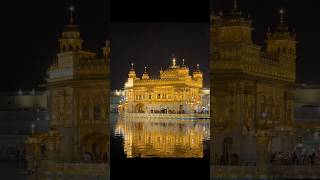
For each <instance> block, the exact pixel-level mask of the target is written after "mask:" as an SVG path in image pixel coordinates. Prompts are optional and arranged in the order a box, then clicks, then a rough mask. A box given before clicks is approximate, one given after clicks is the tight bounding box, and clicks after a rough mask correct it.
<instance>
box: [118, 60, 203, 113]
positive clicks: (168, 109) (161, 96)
mask: <svg viewBox="0 0 320 180" xmlns="http://www.w3.org/2000/svg"><path fill="white" fill-rule="evenodd" d="M128 76H129V77H128V80H127V82H126V83H125V87H124V88H125V102H122V105H121V106H120V110H121V111H122V112H128V113H137V112H138V113H169V114H184V113H195V112H200V111H202V103H201V89H202V86H203V74H202V72H201V71H200V69H199V65H197V69H196V70H195V71H194V72H193V73H192V75H190V74H189V68H188V67H187V66H186V65H184V61H183V63H182V65H177V64H176V59H175V58H173V60H172V65H171V66H170V67H169V68H167V69H165V70H160V77H159V78H152V77H149V74H148V72H147V69H146V68H145V71H144V73H143V75H142V77H141V78H139V77H137V76H136V73H135V70H134V68H133V64H132V68H131V70H130V71H129V74H128Z"/></svg>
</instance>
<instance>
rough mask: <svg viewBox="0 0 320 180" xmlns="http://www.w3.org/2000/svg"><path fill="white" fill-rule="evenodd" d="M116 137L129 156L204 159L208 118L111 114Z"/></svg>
mask: <svg viewBox="0 0 320 180" xmlns="http://www.w3.org/2000/svg"><path fill="white" fill-rule="evenodd" d="M111 120H112V121H113V122H114V125H113V128H114V129H113V133H114V134H113V136H114V138H122V140H123V141H122V142H123V143H122V148H121V149H122V150H123V151H124V154H125V156H126V157H127V158H132V157H163V158H202V157H204V156H205V154H209V153H208V152H209V149H208V148H209V146H208V145H207V144H209V143H208V142H209V139H210V134H209V133H210V126H209V120H200V119H198V120H181V119H134V118H124V117H120V116H117V115H115V116H111Z"/></svg>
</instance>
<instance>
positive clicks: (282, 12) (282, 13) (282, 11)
mask: <svg viewBox="0 0 320 180" xmlns="http://www.w3.org/2000/svg"><path fill="white" fill-rule="evenodd" d="M279 14H280V26H283V25H284V18H283V16H284V9H280V10H279Z"/></svg>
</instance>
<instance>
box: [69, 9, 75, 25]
mask: <svg viewBox="0 0 320 180" xmlns="http://www.w3.org/2000/svg"><path fill="white" fill-rule="evenodd" d="M69 11H70V24H73V12H74V6H70V7H69Z"/></svg>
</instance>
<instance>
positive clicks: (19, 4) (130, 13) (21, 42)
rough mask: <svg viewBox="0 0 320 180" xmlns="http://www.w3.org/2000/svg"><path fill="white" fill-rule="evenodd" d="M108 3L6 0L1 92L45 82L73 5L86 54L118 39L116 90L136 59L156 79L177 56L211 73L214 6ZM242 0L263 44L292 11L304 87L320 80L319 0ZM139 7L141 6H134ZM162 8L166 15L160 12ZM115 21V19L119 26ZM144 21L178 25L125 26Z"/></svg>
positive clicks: (223, 2) (218, 0) (0, 9)
mask: <svg viewBox="0 0 320 180" xmlns="http://www.w3.org/2000/svg"><path fill="white" fill-rule="evenodd" d="M109 1H110V0H90V1H80V0H78V1H77V0H73V1H72V0H61V1H40V0H33V1H11V0H5V1H2V3H1V6H0V15H1V17H2V18H1V20H2V21H1V30H2V33H1V45H2V46H1V47H2V48H1V52H2V53H1V66H0V80H1V84H2V86H1V87H0V91H16V90H18V88H22V89H23V90H24V89H26V90H31V89H32V88H36V87H37V86H38V85H39V84H41V83H44V82H45V81H44V79H45V77H46V70H47V68H48V67H49V65H50V64H51V63H52V60H53V58H54V56H55V53H56V50H57V45H58V38H59V37H60V35H61V32H62V30H63V28H64V26H65V24H66V23H67V22H68V19H69V12H68V7H69V5H70V4H74V5H75V7H76V11H75V19H76V22H77V24H79V26H80V30H81V35H82V38H83V39H84V40H85V42H84V47H85V48H86V49H89V50H97V51H99V50H100V47H102V46H103V45H104V40H105V39H106V37H111V40H112V46H113V47H112V58H114V60H111V64H112V67H113V66H115V69H113V68H112V69H111V71H112V76H114V77H116V78H117V79H116V81H115V80H112V79H111V80H112V88H119V87H121V86H122V83H123V82H122V81H124V80H125V77H124V75H126V74H127V71H128V68H129V63H130V62H131V61H134V62H135V63H136V67H137V70H138V71H139V72H140V73H142V71H143V67H144V66H145V65H147V66H150V68H151V71H152V74H154V75H157V74H158V70H159V68H160V67H161V66H163V67H165V66H166V65H168V63H169V60H170V59H171V57H172V55H173V54H174V55H175V56H176V57H177V58H178V59H181V58H185V59H186V63H187V64H188V65H189V66H190V67H193V66H194V65H195V63H196V62H197V61H199V63H200V67H201V68H202V69H204V67H205V65H204V64H205V62H207V59H206V58H207V57H208V56H207V55H208V53H207V50H208V47H207V48H206V47H205V46H206V45H209V42H208V40H206V39H205V38H206V37H207V36H208V34H207V32H208V30H206V28H207V27H208V25H207V22H206V21H207V20H209V16H208V19H206V18H204V16H206V14H207V11H208V12H209V8H208V10H206V6H209V5H207V4H208V3H202V4H200V3H199V4H197V3H195V2H192V3H191V2H190V3H189V4H188V3H187V2H185V3H184V4H181V3H180V4H179V3H177V4H172V2H171V1H167V2H163V3H160V2H162V1H159V2H156V3H148V4H146V5H148V6H149V7H145V6H142V5H143V4H145V3H143V2H142V1H130V2H131V4H128V3H125V4H126V5H125V4H124V3H123V1H112V2H111V6H112V8H111V10H110V9H109V7H110V5H109ZM238 2H239V6H240V9H241V10H242V11H243V14H247V13H250V14H251V17H252V19H253V27H254V28H255V31H254V32H253V38H254V41H255V42H256V43H258V44H260V45H263V43H264V39H265V37H266V36H265V33H266V31H267V28H268V26H271V28H272V29H274V27H275V26H276V25H277V24H278V22H279V16H278V10H279V8H282V7H283V8H285V9H286V12H287V14H286V21H287V23H288V24H289V27H290V29H293V28H295V30H296V32H297V40H298V42H299V44H298V59H297V79H298V81H299V82H307V83H320V79H319V77H320V71H319V70H318V68H319V65H320V61H319V60H318V59H319V58H318V57H317V56H318V45H317V44H318V42H319V41H320V35H319V33H318V32H319V30H320V27H319V25H318V22H317V17H318V16H319V13H318V6H317V4H316V2H317V1H315V0H309V1H304V2H301V1H290V0H268V1H267V0H264V1H261V0H238ZM117 3H119V4H117ZM232 3H233V2H232V0H214V1H212V3H211V4H212V5H211V7H212V8H213V9H215V10H216V11H223V12H224V13H228V12H229V11H230V10H231V8H232ZM134 4H136V5H137V6H136V7H133V5H134ZM185 4H187V5H185ZM184 5H185V6H184ZM139 7H140V8H139ZM159 7H160V8H159ZM157 8H158V9H160V10H156V9H157ZM165 8H166V9H165ZM192 9H194V10H192ZM110 12H111V15H110ZM121 15H122V16H121ZM109 17H111V20H113V21H112V24H113V25H112V29H111V26H110V22H109ZM128 17H129V20H128ZM130 17H131V19H130ZM161 17H165V18H161ZM199 18H200V21H202V23H191V22H190V23H191V24H189V25H187V24H188V22H189V21H198V20H199ZM141 19H142V20H147V21H148V22H153V19H154V22H157V21H159V19H160V21H161V22H174V23H173V24H171V25H163V24H162V25H160V24H158V25H156V24H145V25H142V24H140V25H137V24H126V21H127V22H135V21H139V20H141ZM180 19H181V20H180ZM117 21H122V23H117ZM179 22H184V24H180V23H179ZM179 24H180V25H179ZM192 24H193V25H192ZM125 26H126V27H125ZM129 26H130V27H129ZM187 26H188V27H187ZM110 29H111V31H112V33H110ZM157 36H159V37H157ZM118 40H119V41H118ZM117 41H118V42H117ZM140 45H141V46H140ZM120 48H123V49H120ZM200 61H201V62H202V61H203V63H201V62H200ZM113 62H115V63H113ZM155 62H156V63H155ZM117 64H118V65H117ZM118 67H119V69H118ZM120 70H121V73H122V74H120ZM117 73H119V74H117ZM113 74H114V75H113ZM206 80H208V78H207V79H206Z"/></svg>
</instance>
